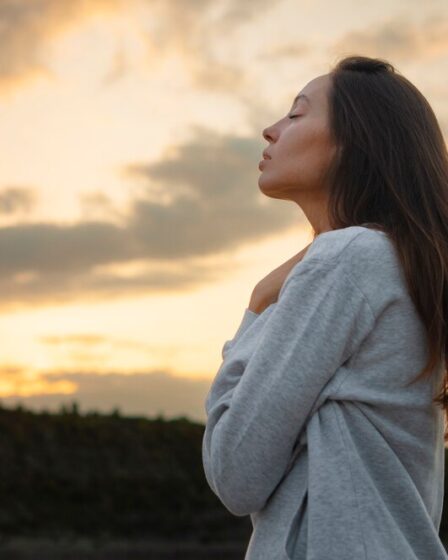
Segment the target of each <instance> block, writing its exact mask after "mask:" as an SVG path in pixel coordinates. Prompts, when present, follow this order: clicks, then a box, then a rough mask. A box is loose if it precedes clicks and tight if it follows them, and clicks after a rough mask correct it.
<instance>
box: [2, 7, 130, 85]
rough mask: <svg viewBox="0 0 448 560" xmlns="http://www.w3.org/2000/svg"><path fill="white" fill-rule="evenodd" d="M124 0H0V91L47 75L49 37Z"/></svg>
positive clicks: (50, 39)
mask: <svg viewBox="0 0 448 560" xmlns="http://www.w3.org/2000/svg"><path fill="white" fill-rule="evenodd" d="M124 5H125V3H124V0H89V1H88V2H86V1H85V0H70V2H61V1H60V0H3V1H2V2H1V3H0V21H1V26H0V91H2V92H3V93H6V92H8V91H9V90H10V89H14V88H16V87H20V86H21V85H22V83H24V82H27V81H28V80H30V79H32V78H33V77H35V76H37V75H41V74H43V75H49V74H50V71H49V69H48V67H47V65H46V63H45V59H46V56H47V55H48V52H47V51H48V49H50V48H51V41H52V40H54V39H55V38H56V37H57V36H59V35H61V34H63V33H65V32H67V31H68V30H70V29H72V28H73V27H74V26H76V25H79V23H80V22H81V21H83V20H85V19H88V18H91V17H93V16H95V15H98V14H99V13H104V12H105V11H113V10H117V9H120V8H123V6H124Z"/></svg>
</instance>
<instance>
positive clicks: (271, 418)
mask: <svg viewBox="0 0 448 560" xmlns="http://www.w3.org/2000/svg"><path fill="white" fill-rule="evenodd" d="M426 357H427V347H426V339H425V332H424V326H423V323H422V322H421V320H420V319H419V317H418V315H417V312H416V310H415V308H414V305H413V303H412V300H411V299H410V296H409V295H408V292H407V288H406V285H405V280H404V275H403V273H402V269H401V267H400V264H399V261H398V257H397V255H396V253H395V248H394V246H393V244H392V242H391V241H390V240H389V238H388V236H387V235H386V234H385V233H382V232H380V231H377V230H370V229H368V228H367V227H364V226H352V227H347V228H344V229H339V230H333V231H328V232H324V233H322V234H320V235H318V236H317V237H316V238H315V240H314V241H313V243H312V245H311V246H310V248H309V249H308V251H307V253H306V255H305V257H304V259H303V260H302V261H301V262H299V263H297V264H296V265H295V266H294V267H293V269H292V270H291V271H290V273H289V274H288V276H287V277H286V279H285V282H284V284H283V286H282V288H281V290H280V294H279V298H278V300H277V302H276V303H273V304H271V305H270V306H269V307H267V308H266V309H265V310H264V311H263V312H262V313H260V314H257V313H254V312H253V311H250V310H249V309H248V308H246V309H245V311H244V314H243V317H242V319H241V323H240V325H239V327H238V329H237V331H236V333H235V335H234V337H233V339H231V340H227V341H226V342H225V343H224V346H223V348H222V360H223V361H222V363H221V366H220V368H219V370H218V372H217V374H216V376H215V379H214V380H213V382H212V385H211V388H210V390H209V393H208V395H207V399H206V402H205V409H206V413H207V422H206V429H205V433H204V438H203V447H202V457H203V465H204V471H205V476H206V479H207V481H208V484H209V485H210V487H211V488H212V490H213V492H215V494H216V495H217V496H218V497H219V499H220V500H221V502H222V503H223V505H224V506H225V507H226V508H227V509H228V510H229V511H230V512H231V513H232V514H234V515H236V516H243V515H250V517H251V521H252V525H253V531H252V536H251V538H250V541H249V543H248V547H247V552H246V555H245V560H447V559H448V555H447V553H446V551H445V548H444V547H443V544H442V542H441V540H440V538H439V535H438V531H439V527H440V521H441V515H442V507H443V492H444V441H443V429H444V416H443V411H442V409H440V408H439V407H438V406H436V405H435V404H432V403H431V398H432V396H435V391H436V389H438V387H439V384H440V382H441V379H442V377H441V376H442V374H443V367H442V364H441V365H440V367H439V368H438V369H437V370H436V371H435V374H434V375H433V377H432V378H431V379H430V380H429V381H428V380H423V381H420V382H418V383H416V384H413V385H410V386H409V387H405V384H406V383H407V382H408V381H410V380H411V379H412V377H414V376H415V375H416V374H417V373H418V372H419V371H420V370H421V368H422V367H423V365H424V364H425V361H426Z"/></svg>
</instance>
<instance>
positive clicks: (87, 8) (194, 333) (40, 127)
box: [0, 0, 448, 421]
mask: <svg viewBox="0 0 448 560" xmlns="http://www.w3.org/2000/svg"><path fill="white" fill-rule="evenodd" d="M0 23H1V27H0V42H1V45H0V47H1V48H0V122H1V134H0V222H1V223H0V271H1V277H0V278H1V279H0V294H1V299H0V302H1V308H0V309H1V316H0V335H1V338H0V339H1V344H0V369H1V375H0V399H1V401H2V402H3V403H4V404H5V406H12V405H15V404H17V403H18V402H21V403H22V404H23V405H24V406H26V407H27V408H31V409H35V410H41V409H42V408H47V409H48V410H57V409H59V406H60V405H61V404H62V403H71V401H73V400H76V401H77V402H78V404H79V408H80V411H81V412H87V411H89V410H98V411H102V412H106V411H110V410H112V409H113V408H114V407H119V408H120V410H121V411H122V413H123V414H130V415H134V414H139V415H140V414H141V415H146V416H149V417H152V416H155V415H156V414H159V413H163V414H164V415H165V416H166V417H172V416H178V415H186V416H189V417H190V418H191V419H194V420H198V421H204V420H205V411H204V399H205V396H206V393H207V391H208V388H209V386H210V383H211V381H212V379H213V377H214V376H215V374H216V372H217V369H218V368H219V365H220V362H221V348H222V345H223V344H224V342H225V340H227V339H229V338H231V337H232V336H233V334H234V332H235V330H236V328H237V326H238V324H239V322H240V320H241V317H242V315H243V312H244V309H245V308H246V307H247V306H248V304H249V299H250V295H251V292H252V289H253V287H254V286H255V284H256V283H257V282H258V281H259V280H260V279H261V278H262V277H264V276H265V275H266V274H268V273H269V272H270V271H271V270H272V269H273V268H275V267H277V266H278V265H280V264H281V263H282V262H284V261H285V260H287V259H288V258H290V257H291V256H292V255H293V254H295V253H297V252H298V251H299V250H300V249H301V248H303V247H304V246H305V245H307V244H308V243H309V242H310V241H311V228H310V226H309V224H308V222H307V221H306V220H305V217H304V215H303V213H302V211H301V210H300V208H299V207H298V206H296V205H295V204H293V203H288V202H286V201H282V200H275V199H270V198H267V197H266V196H264V195H263V194H262V193H261V191H260V190H259V187H258V184H257V181H258V177H259V175H260V171H259V169H258V161H259V160H260V158H261V152H262V150H263V149H264V148H265V147H266V146H267V142H266V141H265V140H264V139H263V137H262V131H263V129H264V128H265V127H266V126H268V125H270V124H272V123H273V122H275V121H276V120H277V119H279V118H281V116H283V115H284V114H285V113H286V112H287V111H288V110H289V108H290V105H291V103H292V100H293V98H294V97H295V95H296V94H297V93H298V92H299V91H300V90H301V89H302V88H303V87H304V86H305V85H306V84H307V82H308V81H310V80H311V79H313V78H314V77H316V76H318V75H320V74H323V73H326V72H328V71H329V69H330V67H331V66H332V65H333V64H334V63H335V62H336V60H337V59H339V58H340V57H342V56H346V55H350V54H362V55H365V56H378V57H382V58H386V59H388V60H389V61H390V62H392V64H394V66H395V67H396V68H397V70H399V71H400V72H401V73H402V74H404V75H405V76H406V77H407V78H409V79H410V80H411V81H412V82H413V83H414V84H415V85H416V86H417V87H418V88H419V89H420V90H421V91H422V93H423V94H424V95H425V96H426V98H427V99H428V101H429V102H430V103H431V105H432V107H433V109H434V111H435V113H436V115H437V117H438V119H439V123H440V125H441V127H442V130H443V133H444V135H445V138H446V137H447V134H448V80H447V76H448V5H447V3H446V0H440V1H436V0H429V1H427V2H421V1H420V0H408V1H407V2H406V3H403V2H401V1H398V0H395V1H394V0H387V1H386V0H377V1H376V2H366V3H361V2H359V1H357V0H340V1H339V2H330V1H329V0H326V1H324V0H321V1H319V0H314V1H311V0H303V1H298V0H270V1H266V0H251V1H250V2H249V1H247V2H244V1H243V2H242V1H241V0H213V1H212V0H169V1H168V0H159V1H157V0H152V1H151V0H121V1H120V0H84V1H83V0H2V1H1V2H0Z"/></svg>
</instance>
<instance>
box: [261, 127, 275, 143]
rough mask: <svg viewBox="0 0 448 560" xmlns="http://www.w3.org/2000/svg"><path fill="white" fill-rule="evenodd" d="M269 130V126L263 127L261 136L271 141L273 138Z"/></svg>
mask: <svg viewBox="0 0 448 560" xmlns="http://www.w3.org/2000/svg"><path fill="white" fill-rule="evenodd" d="M270 130H271V127H267V128H265V129H264V130H263V138H264V139H265V140H267V141H268V142H272V141H273V140H272V136H271V132H270Z"/></svg>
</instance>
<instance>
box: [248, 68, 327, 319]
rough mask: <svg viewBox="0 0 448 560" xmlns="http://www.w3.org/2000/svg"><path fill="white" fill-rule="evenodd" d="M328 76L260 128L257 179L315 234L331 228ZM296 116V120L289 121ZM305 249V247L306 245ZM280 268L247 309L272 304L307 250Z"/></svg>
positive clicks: (262, 283)
mask: <svg viewBox="0 0 448 560" xmlns="http://www.w3.org/2000/svg"><path fill="white" fill-rule="evenodd" d="M330 87H331V81H330V77H329V74H323V75H321V76H318V77H317V78H314V79H313V80H311V81H310V82H308V83H307V84H306V86H305V87H304V88H303V89H302V90H301V91H300V92H299V93H300V94H305V95H306V96H307V97H308V98H309V102H308V101H307V100H306V99H304V98H300V99H298V100H297V101H296V102H295V103H293V104H292V105H291V109H290V111H289V112H288V114H287V115H285V116H284V117H282V118H281V119H280V120H278V121H277V122H276V123H274V124H272V125H271V126H269V127H267V128H265V129H264V130H263V137H264V138H265V140H267V141H268V142H269V146H268V147H267V148H266V152H267V153H268V155H270V156H271V159H268V160H265V163H264V167H263V170H262V172H261V175H260V177H259V179H258V185H259V187H260V190H261V191H262V192H263V194H265V195H266V196H269V197H271V198H279V199H282V200H291V201H293V202H295V203H296V204H298V205H299V206H300V208H301V209H302V211H303V213H304V214H305V216H306V217H307V219H308V221H309V222H310V223H311V225H312V227H313V229H314V230H315V231H316V233H317V234H320V233H323V232H324V231H329V230H331V229H332V228H331V226H330V224H329V221H328V217H327V196H326V184H325V181H324V173H325V171H326V170H327V169H328V166H329V164H330V163H331V161H332V159H333V157H334V156H335V153H336V145H335V144H334V142H333V141H332V138H331V135H330V128H329V119H328V93H329V89H330ZM290 115H291V116H292V115H300V116H299V117H298V118H292V119H291V118H289V116H290ZM310 245H311V244H310ZM310 245H307V246H306V247H305V248H304V249H302V250H301V251H300V252H299V253H297V254H296V255H294V256H293V257H292V258H290V259H288V260H287V261H286V262H285V263H283V264H281V265H280V266H279V267H278V268H276V269H275V270H273V271H272V272H270V273H269V274H268V275H267V276H266V277H265V278H263V279H262V280H260V282H258V284H257V285H256V286H255V288H254V290H253V292H252V295H251V299H250V303H249V309H250V310H251V311H254V312H255V313H261V312H262V311H263V310H264V309H265V308H266V307H267V306H268V305H270V304H271V303H273V302H276V301H277V298H278V293H279V291H280V288H281V287H282V284H283V282H284V280H285V278H286V276H287V275H288V273H289V272H290V270H291V269H292V268H293V266H294V265H295V264H297V263H298V262H299V261H300V260H302V258H303V257H304V256H305V254H306V251H307V250H308V248H309V246H310Z"/></svg>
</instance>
